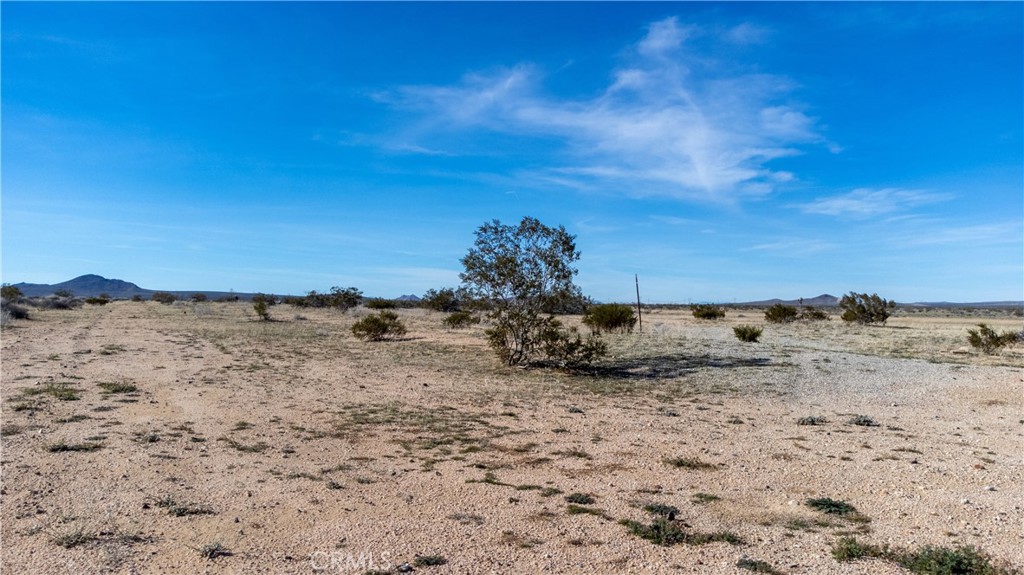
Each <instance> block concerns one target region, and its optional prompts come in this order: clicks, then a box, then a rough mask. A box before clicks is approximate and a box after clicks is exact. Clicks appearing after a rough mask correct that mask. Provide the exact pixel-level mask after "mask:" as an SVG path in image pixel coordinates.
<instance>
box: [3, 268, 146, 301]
mask: <svg viewBox="0 0 1024 575" xmlns="http://www.w3.org/2000/svg"><path fill="white" fill-rule="evenodd" d="M14 287H16V288H18V289H19V290H21V293H23V294H25V296H27V297H42V296H48V295H51V294H53V293H56V292H58V291H60V290H66V291H69V292H71V293H72V294H74V295H76V296H79V297H95V296H98V295H100V294H103V293H105V294H107V295H109V296H110V297H112V298H125V299H126V298H131V297H132V296H136V295H141V296H143V297H146V298H148V297H149V296H150V295H152V294H153V290H148V289H143V288H140V287H139V286H137V285H135V284H133V283H131V282H126V281H123V280H108V279H107V278H105V277H103V276H98V275H95V274H86V275H84V276H79V277H77V278H75V279H73V280H68V281H66V282H61V283H59V284H52V285H51V284H30V283H20V284H14Z"/></svg>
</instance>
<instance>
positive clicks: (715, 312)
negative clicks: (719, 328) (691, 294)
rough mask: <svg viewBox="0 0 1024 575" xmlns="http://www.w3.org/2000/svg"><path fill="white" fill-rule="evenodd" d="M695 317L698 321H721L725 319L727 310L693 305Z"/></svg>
mask: <svg viewBox="0 0 1024 575" xmlns="http://www.w3.org/2000/svg"><path fill="white" fill-rule="evenodd" d="M690 311H691V312H692V313H693V317H695V318H697V319H721V318H723V317H725V310H724V309H722V308H720V307H718V306H716V305H711V304H700V303H698V304H693V305H691V306H690Z"/></svg>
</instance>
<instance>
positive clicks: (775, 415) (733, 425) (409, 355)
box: [0, 302, 1024, 575]
mask: <svg viewBox="0 0 1024 575" xmlns="http://www.w3.org/2000/svg"><path fill="white" fill-rule="evenodd" d="M32 313H33V319H31V320H29V321H16V322H14V324H13V325H12V326H10V327H8V328H5V329H4V330H3V333H2V354H3V355H2V426H3V427H2V429H3V433H2V447H3V450H2V490H0V504H2V527H0V536H2V571H3V572H4V573H11V574H34V573H54V574H57V573H60V574H64V573H72V574H78V573H167V574H171V573H189V574H191V573H268V574H279V573H359V574H362V573H368V572H369V573H385V572H388V573H394V572H399V570H400V569H404V567H403V565H404V564H406V563H408V564H410V565H411V566H412V568H414V569H415V570H416V571H417V572H422V573H428V574H430V575H434V574H438V575H441V574H445V573H751V572H755V571H756V572H762V573H788V574H798V573H804V574H819V573H824V574H830V573H834V574H853V573H863V574H868V573H871V574H875V573H880V574H890V573H891V574H896V573H905V572H907V571H905V570H904V569H903V568H902V567H899V566H897V565H896V564H894V563H893V562H891V561H888V560H883V559H861V560H855V561H838V560H837V559H835V558H834V557H833V553H832V551H833V548H834V546H836V544H837V542H838V541H840V540H841V539H843V538H848V537H854V538H856V540H857V541H858V542H863V543H866V544H871V545H876V546H883V545H889V546H892V547H894V548H901V549H920V548H923V547H925V546H936V547H944V548H949V549H956V548H961V547H964V546H972V547H973V548H975V549H976V550H979V551H980V552H981V553H984V554H986V555H988V556H989V557H990V558H991V560H992V562H993V564H998V565H1001V566H1002V568H1003V569H1004V570H1005V571H1006V572H1012V570H1014V569H1017V570H1019V569H1024V455H1022V454H1024V370H1022V367H1024V349H1022V348H1024V346H1021V345H1018V346H1017V347H1016V348H1014V349H1004V350H1002V351H1000V352H999V353H996V354H993V355H985V354H981V353H979V352H977V351H975V350H973V349H971V348H969V347H968V346H967V343H966V330H967V329H968V328H969V327H973V326H974V325H975V324H976V323H978V322H979V321H985V322H987V323H988V324H990V325H992V326H994V327H996V328H997V329H999V330H1009V329H1014V330H1019V329H1021V327H1022V324H1021V318H1019V317H1014V316H1012V315H1010V314H1008V313H1005V312H988V316H985V314H984V313H982V312H974V313H955V312H942V313H938V312H936V313H909V312H904V311H901V312H900V313H899V314H897V315H896V316H895V317H893V318H891V319H890V320H889V322H888V323H887V325H885V326H858V325H846V324H844V322H842V321H839V320H838V319H836V318H833V319H832V320H831V321H828V322H817V323H796V324H789V325H784V326H775V325H765V332H764V335H763V336H762V338H761V341H760V342H759V343H753V344H750V343H742V342H739V341H737V339H736V338H735V337H734V336H733V333H732V327H733V326H734V325H738V324H741V323H750V324H756V325H764V321H763V311H759V310H729V312H728V314H727V316H726V317H725V318H724V319H722V320H718V321H707V320H697V319H694V318H693V317H692V316H691V315H690V314H689V313H688V312H687V311H686V310H654V311H652V312H650V313H647V314H645V315H644V318H643V331H642V332H636V333H633V334H613V335H607V336H605V337H606V338H607V340H608V342H609V345H610V350H611V353H610V355H609V357H608V358H606V359H605V360H603V361H602V362H601V364H600V366H598V369H596V370H595V371H593V372H590V373H577V374H572V373H566V372H563V371H559V370H551V369H530V370H524V369H509V368H506V367H503V366H501V365H500V364H499V362H498V361H497V360H496V359H495V357H494V355H493V354H492V352H491V351H490V350H489V349H488V348H487V347H486V345H485V341H484V337H483V329H484V327H482V326H474V327H472V328H470V329H465V330H447V329H445V328H443V327H442V324H441V320H442V318H443V315H442V314H439V313H436V312H430V311H426V310H422V309H403V310H399V312H398V313H399V315H400V317H401V318H402V320H403V321H404V322H405V323H406V325H407V327H408V334H407V335H406V336H405V337H404V338H402V339H401V340H398V341H390V342H376V343H375V342H363V341H360V340H358V339H356V338H354V337H353V336H352V334H351V332H350V327H351V325H352V323H353V322H354V321H355V320H356V319H357V318H359V317H360V316H362V315H365V314H367V313H369V312H368V311H367V310H365V309H361V308H360V309H357V310H353V311H350V312H348V313H344V314H343V313H340V312H337V311H334V310H309V309H298V308H293V307H290V306H275V307H273V308H271V316H272V317H273V318H274V320H275V321H271V322H262V321H258V319H257V316H256V315H255V313H254V312H253V309H252V306H251V305H248V304H245V303H196V304H193V303H183V302H179V303H176V304H174V305H161V304H158V303H155V302H144V303H137V302H113V303H111V304H109V305H106V306H88V305H87V306H85V307H83V308H81V309H77V310H72V311H67V310H32ZM567 321H568V322H569V323H573V322H578V318H568V320H567ZM812 417H813V418H818V419H817V420H815V422H816V423H817V424H816V425H806V423H807V422H808V419H806V418H812ZM802 419H803V421H804V423H805V424H804V425H801V424H800V423H799V422H800V420H802ZM823 498H830V499H832V500H833V501H835V502H843V503H845V504H847V505H849V506H852V507H853V508H854V509H855V511H850V512H847V513H845V514H830V513H826V512H824V511H822V510H821V509H819V508H815V507H814V506H813V505H810V504H808V500H812V499H823ZM669 511H671V513H672V519H671V520H670V521H669V520H666V519H662V520H661V523H660V525H662V526H664V525H667V524H671V525H672V526H674V527H675V528H678V531H679V532H680V533H682V534H684V538H683V540H682V541H681V542H679V543H678V544H675V545H659V544H656V543H655V542H652V541H650V540H647V539H644V538H642V537H640V536H638V535H637V534H636V533H642V530H641V531H638V530H637V529H636V527H637V526H641V527H642V526H645V525H646V526H653V525H656V522H657V521H658V519H657V515H658V513H662V514H665V513H668V512H669ZM630 521H632V522H633V523H629V522H630ZM631 527H632V528H633V529H631Z"/></svg>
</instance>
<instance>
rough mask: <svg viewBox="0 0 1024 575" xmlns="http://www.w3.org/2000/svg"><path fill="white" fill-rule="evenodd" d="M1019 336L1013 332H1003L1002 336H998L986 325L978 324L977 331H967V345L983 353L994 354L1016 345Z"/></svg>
mask: <svg viewBox="0 0 1024 575" xmlns="http://www.w3.org/2000/svg"><path fill="white" fill-rule="evenodd" d="M1020 336H1021V334H1020V333H1017V332H1013V331H1004V332H1003V333H1002V334H998V333H996V332H995V330H993V329H992V328H990V327H988V326H987V325H985V324H983V323H979V324H978V329H976V330H975V329H969V330H967V343H969V344H971V347H973V348H975V349H980V350H981V351H983V352H985V353H995V351H996V350H997V349H999V348H1001V347H1005V346H1008V345H1012V344H1014V343H1016V342H1017V340H1018V339H1020Z"/></svg>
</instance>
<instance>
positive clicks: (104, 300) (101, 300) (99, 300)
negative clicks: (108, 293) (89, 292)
mask: <svg viewBox="0 0 1024 575" xmlns="http://www.w3.org/2000/svg"><path fill="white" fill-rule="evenodd" d="M85 303H87V304H89V305H107V304H108V303H110V298H109V297H103V296H99V297H88V298H85Z"/></svg>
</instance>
